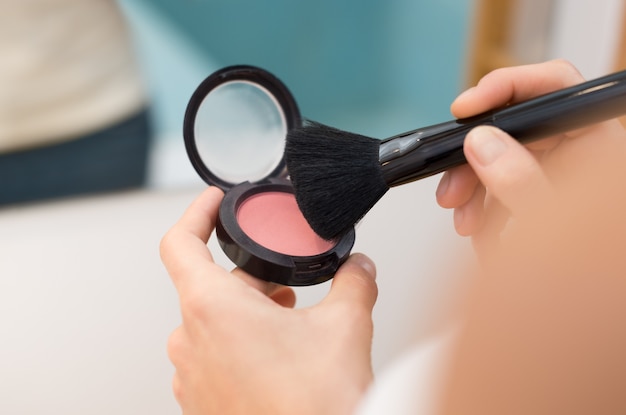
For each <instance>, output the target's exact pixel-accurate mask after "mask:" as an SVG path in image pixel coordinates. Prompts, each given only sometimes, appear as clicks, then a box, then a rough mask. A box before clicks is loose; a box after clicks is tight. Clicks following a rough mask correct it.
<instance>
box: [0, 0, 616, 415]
mask: <svg viewBox="0 0 626 415" xmlns="http://www.w3.org/2000/svg"><path fill="white" fill-rule="evenodd" d="M15 1H22V0H15ZM46 1H48V3H53V1H54V0H46ZM118 4H119V5H120V6H121V7H122V8H123V10H124V12H125V14H126V16H127V18H128V20H129V22H130V24H131V27H132V31H133V35H134V39H135V43H136V47H137V53H138V54H139V57H140V61H141V65H142V70H143V74H144V77H145V82H146V84H147V86H148V90H149V95H150V101H151V107H152V116H151V121H152V123H153V125H154V128H155V133H156V137H155V139H154V141H153V142H152V147H151V154H150V186H149V188H148V189H143V190H142V191H138V192H131V193H121V194H107V195H103V196H102V197H95V198H86V199H77V200H74V199H69V200H66V201H61V202H58V203H49V204H48V203H41V204H37V205H33V206H24V207H22V206H20V207H15V208H11V209H7V210H2V209H0V231H1V232H0V252H1V256H0V311H1V313H0V327H1V328H2V330H3V331H2V338H1V340H2V341H1V342H0V386H1V387H0V390H1V392H0V413H3V414H4V413H21V414H40V413H64V414H83V413H89V414H100V413H102V414H110V413H116V414H136V413H151V414H171V413H175V412H176V411H177V406H176V403H175V401H174V399H173V396H172V394H171V385H170V381H171V374H172V367H171V365H170V364H169V362H168V361H167V357H166V353H165V343H166V341H167V336H168V335H169V333H170V332H171V330H172V329H173V328H174V327H176V325H177V324H178V322H179V314H178V308H177V299H176V294H175V292H174V289H173V287H172V286H171V284H170V283H169V281H168V278H167V275H166V273H165V271H164V270H163V267H162V266H161V264H160V261H159V258H158V240H159V238H160V237H161V236H162V235H163V233H164V232H165V231H166V230H167V229H168V228H169V227H170V226H171V224H172V223H173V222H174V221H175V220H176V218H178V216H179V215H180V213H181V212H182V210H183V209H184V208H185V207H186V206H187V204H188V203H189V202H190V201H191V199H192V198H193V197H194V196H195V195H196V194H197V193H198V192H199V191H200V189H202V188H204V187H205V184H204V183H203V182H201V181H200V179H199V178H198V177H197V175H196V174H195V172H194V171H193V169H192V168H191V166H190V164H189V162H188V161H187V158H186V155H185V152H184V146H183V141H182V132H181V130H182V119H183V113H184V110H185V106H186V104H187V101H188V99H189V97H190V95H191V93H192V92H193V90H194V89H195V88H196V86H197V85H198V84H199V83H200V82H201V81H202V80H203V79H204V78H205V77H206V76H207V75H209V74H210V73H211V72H213V71H214V70H216V69H218V68H220V67H222V66H225V65H231V64H241V63H245V64H252V65H258V66H262V67H265V68H266V69H269V70H270V71H272V72H274V73H275V74H276V75H278V76H279V77H280V78H281V79H282V80H283V81H284V82H285V83H286V84H287V85H288V87H289V88H290V89H291V90H292V92H293V94H294V95H295V97H296V99H297V101H298V103H299V106H300V107H301V111H302V113H303V114H304V115H305V116H307V117H310V118H312V119H315V120H318V121H321V122H325V123H328V124H332V125H335V126H338V127H340V128H344V129H349V130H352V131H355V132H359V133H362V134H366V135H371V136H374V137H385V136H389V135H392V134H395V133H397V132H401V131H404V130H408V129H412V128H416V127H418V126H421V125H425V124H431V123H435V122H439V121H443V120H446V119H448V118H449V117H450V115H449V110H448V108H449V104H450V103H451V101H452V100H453V99H454V97H455V96H456V95H457V94H458V93H459V92H460V91H461V90H462V89H463V88H465V87H466V86H468V85H470V84H472V83H473V82H475V81H476V79H478V78H479V77H480V76H481V75H482V74H484V73H485V72H486V71H489V70H491V69H494V68H496V67H499V66H504V65H513V64H523V63H531V62H538V61H542V60H546V59H550V58H554V57H562V58H566V59H569V60H571V61H573V62H574V63H575V64H576V65H577V66H578V67H580V68H581V70H582V71H583V74H584V75H585V76H586V77H593V76H598V75H601V74H602V73H606V72H609V71H612V70H615V69H618V68H620V67H623V66H624V64H625V59H624V57H625V55H624V49H625V48H626V41H625V36H624V35H625V33H626V32H625V31H624V22H626V18H625V13H626V6H624V2H623V1H621V0H595V1H594V2H588V1H584V0H581V1H576V0H544V1H541V0H439V1H436V2H435V1H427V0H390V1H384V2H383V1H379V2H375V1H369V0H368V1H360V2H359V1H355V0H346V1H342V2H337V1H334V2H333V1H330V0H316V1H311V2H304V1H287V0H267V1H258V0H257V1H255V0H179V1H167V0H119V1H118ZM1 30H2V27H0V32H1ZM1 62H2V61H1V60H0V65H1V64H2V63H1ZM1 92H2V91H1V89H0V93H1ZM1 127H2V126H0V128H1ZM111 168H115V166H114V165H113V166H111ZM437 179H438V178H437V177H433V178H429V179H425V180H424V181H422V182H420V183H416V184H414V185H411V186H406V187H402V188H397V189H394V190H393V191H391V192H389V193H388V195H387V196H385V198H383V200H381V201H380V202H379V203H378V204H377V206H376V207H375V208H374V209H373V210H372V211H371V212H370V213H369V214H368V216H367V217H366V218H365V219H364V220H363V222H362V223H361V224H360V225H359V228H358V230H357V232H358V238H357V244H356V246H355V251H363V252H366V253H368V254H369V255H370V256H372V258H373V259H374V260H375V261H376V263H377V266H378V269H379V275H380V277H379V279H378V281H379V287H380V296H379V300H378V302H377V305H376V308H375V310H374V321H375V326H376V332H375V338H374V347H373V361H374V367H375V370H376V371H377V372H380V371H382V370H384V368H385V367H386V366H387V365H388V364H389V363H390V362H392V361H393V360H394V359H395V358H397V357H398V356H399V355H400V354H401V353H402V352H403V351H404V350H406V349H407V348H408V347H411V346H413V345H415V344H416V342H418V341H419V340H420V339H423V338H426V337H428V336H430V335H432V334H433V333H434V332H436V330H437V329H438V328H439V325H440V323H441V322H442V321H446V320H447V319H449V317H450V308H449V307H448V304H447V302H448V301H449V300H450V298H452V297H453V296H454V294H455V291H456V290H458V287H459V286H460V285H462V283H463V280H462V275H460V273H451V272H449V271H450V270H449V269H447V266H449V265H455V264H457V263H461V261H462V259H461V258H460V256H459V255H458V254H459V252H462V250H463V249H465V248H467V245H468V244H467V241H466V240H465V239H463V238H460V237H458V236H456V235H455V234H454V230H453V227H452V221H451V217H450V212H447V211H444V210H442V209H440V208H439V207H438V206H437V205H436V203H435V197H434V191H435V188H436V185H437ZM216 245H217V244H215V243H214V241H212V243H210V248H211V249H212V250H213V252H214V253H215V257H216V260H217V261H218V262H219V263H221V264H225V266H228V265H227V264H228V261H227V260H226V259H225V258H224V256H223V255H222V254H221V250H220V249H219V247H217V246H216ZM326 289H327V285H325V284H323V285H321V286H316V287H307V288H305V289H301V290H298V295H299V305H300V306H306V305H307V304H311V303H314V302H315V301H316V300H317V299H318V298H319V297H320V296H322V295H323V294H324V292H325V290H326ZM407 328H409V329H407Z"/></svg>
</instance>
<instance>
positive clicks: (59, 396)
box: [0, 179, 464, 415]
mask: <svg viewBox="0 0 626 415" xmlns="http://www.w3.org/2000/svg"><path fill="white" fill-rule="evenodd" d="M429 180H430V181H429ZM435 186H436V181H435V180H431V179H428V180H425V181H422V183H420V184H412V185H409V186H405V187H403V188H398V189H392V190H391V191H390V192H389V193H388V195H387V196H385V197H384V198H383V200H381V202H379V204H378V205H377V206H376V207H375V208H374V209H373V210H372V212H371V213H370V214H368V216H367V217H366V219H365V220H363V222H362V223H361V224H360V225H359V227H358V228H357V243H356V246H355V249H354V251H360V252H365V253H367V254H369V255H370V256H371V257H372V258H373V259H374V260H375V261H376V262H377V265H378V269H379V278H378V281H379V289H380V294H379V300H378V303H377V306H376V309H375V315H374V318H375V327H376V332H375V338H374V351H373V353H374V366H375V368H376V369H379V368H382V367H383V366H385V365H386V364H387V363H388V362H389V361H390V360H391V359H393V358H394V356H396V355H397V354H398V353H400V352H402V350H405V349H406V348H407V347H408V346H409V345H410V344H411V342H413V341H414V340H415V339H416V338H419V337H421V336H424V335H427V334H428V333H429V332H430V331H431V330H432V329H433V327H434V326H435V325H436V322H438V321H439V320H441V319H442V318H443V317H445V315H446V313H447V312H448V311H449V308H448V307H447V306H446V304H447V303H446V300H447V299H448V298H449V297H450V294H451V293H453V292H454V291H455V289H456V287H457V286H458V285H459V284H458V283H459V278H458V275H455V274H453V273H446V272H442V268H444V267H445V266H447V264H449V263H450V262H451V260H454V259H455V258H458V256H457V253H458V249H457V248H458V247H459V246H461V247H463V246H464V243H463V241H462V240H461V239H460V238H458V237H456V236H455V235H454V233H453V230H452V225H451V219H450V215H449V212H445V211H443V210H441V209H439V208H438V207H437V206H436V204H435V201H434V188H435ZM200 191H201V187H192V188H187V189H183V190H167V191H163V190H161V191H156V190H144V191H137V192H128V193H120V194H113V195H105V196H95V197H88V198H78V199H68V200H64V201H56V202H49V203H42V204H34V205H30V206H21V207H15V208H4V209H0V330H1V332H0V333H1V334H0V413H2V414H64V415H71V414H77V415H78V414H81V415H84V414H90V415H98V414H107V415H110V414H116V415H123V414H151V415H159V414H173V413H179V409H178V406H177V404H176V402H175V400H174V398H173V397H172V393H171V377H172V374H173V368H172V366H171V364H170V362H169V360H168V359H167V354H166V342H167V338H168V336H169V333H170V332H171V331H172V330H173V329H174V328H175V327H176V326H177V325H178V324H179V313H178V308H177V297H176V293H175V291H174V288H173V286H172V284H171V283H170V281H169V278H168V276H167V273H166V272H165V270H164V268H163V266H162V265H161V262H160V259H159V254H158V245H159V241H160V238H161V236H162V235H163V234H164V233H165V231H166V230H167V229H168V228H169V227H170V226H171V225H172V224H173V223H174V222H175V221H176V219H177V218H178V217H179V216H180V214H181V213H182V212H183V210H184V209H185V207H186V206H187V205H188V204H189V203H190V202H191V200H193V198H194V197H195V196H196V195H197V194H198V193H199V192H200ZM209 247H210V248H211V249H212V251H213V253H214V254H215V256H216V260H217V261H218V262H220V263H222V264H224V265H225V266H227V267H230V266H231V265H230V263H229V261H228V260H227V259H226V258H225V257H224V255H223V254H222V252H221V250H219V248H217V244H216V243H215V241H214V240H212V241H211V242H210V243H209ZM327 289H328V283H325V284H321V285H319V286H315V287H305V288H299V289H298V290H297V292H298V298H299V300H298V306H306V305H308V304H312V303H315V302H316V301H318V300H319V299H320V298H321V297H322V296H323V295H324V293H325V292H326V291H327Z"/></svg>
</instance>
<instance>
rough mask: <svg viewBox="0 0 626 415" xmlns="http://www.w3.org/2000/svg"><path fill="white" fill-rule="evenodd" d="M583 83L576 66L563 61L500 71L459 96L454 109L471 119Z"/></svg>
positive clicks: (452, 110)
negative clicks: (489, 111) (471, 117)
mask: <svg viewBox="0 0 626 415" xmlns="http://www.w3.org/2000/svg"><path fill="white" fill-rule="evenodd" d="M583 81H584V78H583V76H582V75H581V74H580V72H578V70H577V69H576V67H574V66H573V65H572V64H571V63H569V62H567V61H565V60H561V59H557V60H552V61H548V62H544V63H538V64H532V65H522V66H515V67H511V68H501V69H496V70H495V71H492V72H490V73H488V74H487V75H485V76H484V77H483V78H482V79H481V80H480V81H479V82H478V85H476V86H475V87H472V88H470V89H468V90H467V91H465V92H463V93H462V94H461V95H459V96H458V97H457V98H456V99H455V100H454V102H453V103H452V105H451V107H450V110H451V112H452V114H453V115H454V116H455V117H458V118H465V117H470V116H473V115H477V114H480V113H483V112H485V111H488V110H492V109H495V108H501V107H503V106H505V105H507V104H511V103H515V102H522V101H526V100H529V99H530V98H533V97H536V96H539V95H543V94H547V93H549V92H553V91H556V90H558V89H563V88H567V87H569V86H572V85H576V84H579V83H581V82H583Z"/></svg>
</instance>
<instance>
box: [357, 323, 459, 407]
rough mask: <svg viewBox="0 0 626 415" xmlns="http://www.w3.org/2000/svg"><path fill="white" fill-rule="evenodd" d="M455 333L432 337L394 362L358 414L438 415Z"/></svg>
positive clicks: (376, 384) (363, 402)
mask: <svg viewBox="0 0 626 415" xmlns="http://www.w3.org/2000/svg"><path fill="white" fill-rule="evenodd" d="M453 337H454V333H453V332H450V333H446V334H443V335H440V336H437V337H433V338H430V339H428V340H426V341H424V342H423V343H421V344H420V345H417V346H415V348H414V349H412V350H411V351H409V352H408V353H407V354H406V355H404V356H402V357H400V358H399V359H397V360H396V361H394V362H393V363H392V364H391V365H390V367H388V368H387V369H386V370H384V371H383V372H382V373H381V374H380V375H379V376H378V377H377V379H376V381H375V382H374V384H373V385H372V386H371V387H370V389H369V390H368V392H367V393H366V395H365V397H364V398H363V400H362V401H361V403H360V405H359V407H358V408H357V411H356V413H355V415H383V414H384V415H386V414H393V415H433V414H435V413H437V405H438V403H439V394H440V392H441V389H442V384H443V375H444V373H445V369H446V367H445V365H446V364H447V362H448V361H449V355H450V349H451V345H452V343H453V342H452V340H453Z"/></svg>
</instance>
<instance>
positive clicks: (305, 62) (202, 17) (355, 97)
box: [120, 0, 471, 186]
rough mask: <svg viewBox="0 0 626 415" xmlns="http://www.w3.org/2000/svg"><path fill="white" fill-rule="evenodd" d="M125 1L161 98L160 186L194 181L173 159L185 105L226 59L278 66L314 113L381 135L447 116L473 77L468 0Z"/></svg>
mask: <svg viewBox="0 0 626 415" xmlns="http://www.w3.org/2000/svg"><path fill="white" fill-rule="evenodd" d="M120 4H121V5H122V6H123V7H124V8H125V10H126V12H127V15H128V16H129V19H130V21H131V24H132V27H133V29H134V31H135V34H136V39H137V44H138V48H139V53H140V55H141V57H142V61H143V66H144V70H145V74H146V76H147V78H148V81H149V83H150V89H151V92H152V96H153V99H154V101H153V106H154V123H155V125H156V127H157V136H158V139H157V143H156V146H155V154H156V156H157V159H158V163H159V167H157V168H155V170H154V171H153V176H152V179H153V183H154V184H156V185H157V186H162V185H166V186H169V185H171V184H175V183H184V182H185V181H186V180H188V178H186V177H185V176H184V175H183V173H181V170H180V169H179V168H178V167H174V166H172V165H171V164H170V163H172V164H174V165H175V164H176V163H175V162H174V157H175V156H174V154H177V150H176V148H177V147H176V145H180V144H181V140H182V139H181V133H180V130H181V126H182V113H183V111H184V106H185V105H186V101H187V100H188V98H189V96H190V95H191V93H192V92H193V90H194V89H195V87H196V86H197V85H198V83H199V82H200V81H201V80H202V79H204V77H206V76H208V75H209V74H210V73H211V72H212V71H214V70H215V69H218V68H220V67H222V66H227V65H233V64H251V65H256V66H261V67H263V68H265V69H268V70H270V71H271V72H273V73H275V74H276V75H277V76H278V77H279V78H281V79H282V80H283V82H284V83H285V84H286V85H287V86H288V88H289V89H290V90H291V91H292V93H293V94H294V96H295V98H296V100H297V102H298V105H299V106H300V110H301V113H302V114H303V115H304V116H306V117H308V118H311V119H314V120H317V121H320V122H324V123H327V124H331V125H335V126H337V127H340V128H344V129H349V130H352V131H355V132H360V133H363V134H368V135H371V136H374V137H381V138H383V137H385V136H390V135H393V134H395V133H398V132H402V131H405V130H408V129H413V128H416V127H418V126H420V125H423V124H425V123H432V122H437V121H442V120H444V119H446V118H447V117H449V111H448V106H449V104H450V102H451V101H452V99H453V98H454V96H455V95H456V94H457V93H458V92H459V91H460V89H461V87H462V82H463V81H464V69H463V68H464V62H465V60H466V56H465V51H466V48H465V46H466V39H467V33H468V28H469V16H470V14H471V1H470V0H443V1H438V2H436V3H433V2H427V1H410V0H394V1H390V2H374V1H371V2H370V1H367V2H362V1H357V0H348V1H343V2H334V1H328V0H323V1H315V2H303V1H295V2H294V1H288V0H272V1H264V2H252V1H245V0H234V1H225V0H216V1H207V0H196V1H191V0H188V1H181V2H171V1H166V0H154V1H147V0H126V1H124V2H120ZM172 145H173V146H174V148H172ZM184 167H185V170H186V166H184ZM183 171H184V170H183ZM190 180H193V179H190Z"/></svg>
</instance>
